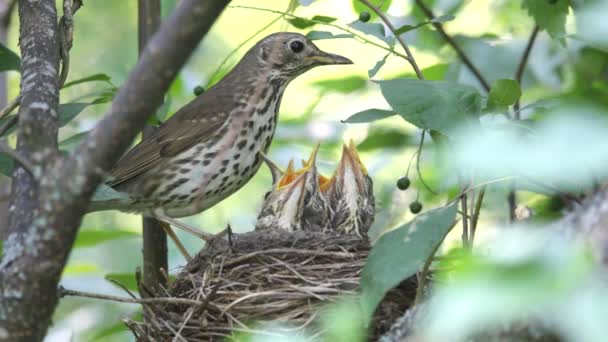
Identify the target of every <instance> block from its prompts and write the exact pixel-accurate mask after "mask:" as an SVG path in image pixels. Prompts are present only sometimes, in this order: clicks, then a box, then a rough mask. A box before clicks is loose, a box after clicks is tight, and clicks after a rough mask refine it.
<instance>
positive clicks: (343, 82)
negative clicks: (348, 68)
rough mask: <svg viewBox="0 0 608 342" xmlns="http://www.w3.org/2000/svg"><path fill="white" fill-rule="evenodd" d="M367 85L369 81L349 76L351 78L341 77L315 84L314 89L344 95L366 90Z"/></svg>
mask: <svg viewBox="0 0 608 342" xmlns="http://www.w3.org/2000/svg"><path fill="white" fill-rule="evenodd" d="M366 84H367V79H365V78H364V77H361V76H349V77H341V78H336V79H330V80H322V81H317V82H314V83H313V84H312V85H313V86H314V87H318V88H320V90H321V91H322V92H323V93H325V92H332V91H333V92H338V93H342V94H348V93H352V92H353V91H355V90H359V89H363V88H365V85H366Z"/></svg>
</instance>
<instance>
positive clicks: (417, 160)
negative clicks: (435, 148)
mask: <svg viewBox="0 0 608 342" xmlns="http://www.w3.org/2000/svg"><path fill="white" fill-rule="evenodd" d="M425 135H426V130H424V129H423V130H422V135H421V136H420V144H419V145H418V152H417V153H416V173H417V174H418V179H419V180H420V183H422V185H423V186H424V187H425V188H426V189H427V190H428V191H429V192H430V193H432V194H433V195H439V194H438V193H437V192H436V191H434V190H433V189H431V187H430V186H429V185H428V184H427V183H426V182H425V181H424V178H423V177H422V172H420V156H421V155H422V146H423V145H424V136H425ZM408 169H409V168H408Z"/></svg>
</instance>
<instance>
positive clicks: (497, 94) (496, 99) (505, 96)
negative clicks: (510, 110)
mask: <svg viewBox="0 0 608 342" xmlns="http://www.w3.org/2000/svg"><path fill="white" fill-rule="evenodd" d="M520 96H521V88H520V87H519V82H517V81H515V80H510V79H504V78H503V79H500V80H497V81H496V82H494V84H493V85H492V88H491V89H490V94H489V95H488V106H499V107H500V106H511V105H513V104H514V103H515V102H517V100H518V99H519V97H520Z"/></svg>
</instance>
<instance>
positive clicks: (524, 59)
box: [507, 25, 539, 222]
mask: <svg viewBox="0 0 608 342" xmlns="http://www.w3.org/2000/svg"><path fill="white" fill-rule="evenodd" d="M538 30H539V27H538V25H534V28H533V29H532V33H531V34H530V38H528V43H527V44H526V48H525V49H524V53H523V54H522V56H521V59H520V60H519V65H518V66H517V71H515V80H516V81H517V82H518V83H519V85H520V87H521V80H522V77H523V76H524V70H525V69H526V65H527V64H528V58H529V57H530V52H531V51H532V47H533V46H534V42H535V41H536V37H537V36H538ZM519 105H520V103H519V99H517V101H515V104H514V105H513V119H514V120H519V119H521V111H520V110H519ZM507 204H508V205H509V222H514V221H515V209H517V193H516V192H515V183H513V186H512V189H511V191H509V194H508V195H507Z"/></svg>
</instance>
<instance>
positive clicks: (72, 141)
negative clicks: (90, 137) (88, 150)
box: [59, 131, 89, 152]
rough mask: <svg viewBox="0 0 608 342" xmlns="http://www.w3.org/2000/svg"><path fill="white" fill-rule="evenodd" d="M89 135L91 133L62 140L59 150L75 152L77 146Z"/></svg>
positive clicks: (77, 134)
mask: <svg viewBox="0 0 608 342" xmlns="http://www.w3.org/2000/svg"><path fill="white" fill-rule="evenodd" d="M87 134H89V131H86V132H80V133H76V134H74V135H72V136H71V137H69V138H66V139H65V140H62V141H61V142H59V149H60V150H62V151H67V152H70V151H73V150H74V149H75V148H76V146H78V144H80V142H81V141H82V139H84V137H86V136H87Z"/></svg>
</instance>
